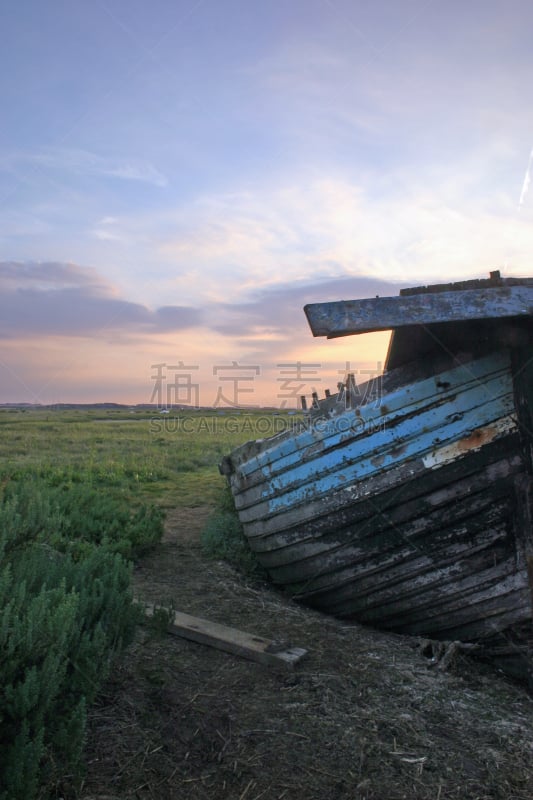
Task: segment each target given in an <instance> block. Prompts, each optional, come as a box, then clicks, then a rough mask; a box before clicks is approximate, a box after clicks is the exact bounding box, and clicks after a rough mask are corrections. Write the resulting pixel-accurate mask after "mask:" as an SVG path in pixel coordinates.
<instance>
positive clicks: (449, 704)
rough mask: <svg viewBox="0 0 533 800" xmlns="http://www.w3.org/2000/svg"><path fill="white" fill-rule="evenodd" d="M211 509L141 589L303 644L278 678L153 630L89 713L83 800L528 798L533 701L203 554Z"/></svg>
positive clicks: (140, 576) (481, 672)
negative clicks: (441, 666) (294, 663)
mask: <svg viewBox="0 0 533 800" xmlns="http://www.w3.org/2000/svg"><path fill="white" fill-rule="evenodd" d="M208 512H209V509H201V508H196V509H190V510H188V509H179V510H176V511H175V512H173V513H171V514H170V515H169V519H168V521H167V534H166V537H165V540H164V542H163V544H162V545H161V546H160V548H159V549H158V551H157V553H155V554H153V555H152V556H149V557H148V558H146V559H145V560H144V561H143V562H142V564H140V565H138V567H137V569H136V576H135V582H136V592H137V594H139V595H140V596H142V597H143V598H144V599H146V600H151V601H156V602H173V603H174V605H175V607H176V608H178V609H180V610H183V611H187V612H189V613H192V614H197V615H199V616H204V617H207V618H209V619H212V620H214V621H218V622H223V623H225V624H229V625H233V626H235V627H238V628H241V629H242V630H248V631H250V632H253V633H256V634H258V635H262V636H267V637H271V638H275V639H278V640H280V641H282V642H286V643H291V644H293V645H297V646H302V647H305V648H307V649H308V650H309V655H308V657H307V658H306V660H304V661H302V662H301V664H300V665H299V666H298V667H297V668H296V669H295V670H294V671H293V672H290V671H275V670H272V669H269V668H267V667H263V666H260V665H258V664H255V663H252V662H246V661H243V660H241V659H238V658H235V657H233V656H231V655H228V654H225V653H221V652H219V651H216V650H213V649H210V648H208V647H202V646H200V645H196V644H193V643H191V642H187V641H185V640H181V639H177V638H175V637H171V636H167V637H164V636H163V637H161V636H157V635H156V634H154V633H153V632H151V631H150V630H148V629H146V630H143V631H142V632H141V635H140V636H139V638H138V640H137V642H136V644H135V646H134V647H133V648H131V649H130V650H129V651H128V653H127V654H126V655H125V657H124V658H123V659H122V661H121V663H120V664H119V665H118V666H117V669H116V670H115V673H114V675H113V678H112V680H111V681H110V682H109V683H108V684H107V686H106V689H105V692H104V693H103V694H102V695H101V697H100V698H99V702H98V705H97V707H96V708H94V709H93V711H92V712H91V719H90V734H89V740H88V744H87V753H86V755H87V761H88V772H87V778H86V781H85V784H84V787H83V790H82V791H81V793H80V794H79V795H78V797H79V798H80V800H111V799H113V800H115V799H116V798H138V799H139V800H147V799H148V798H154V799H155V798H157V800H166V798H169V799H170V798H180V799H181V798H183V799H184V800H188V799H189V798H191V800H196V799H198V800H200V799H202V800H204V799H205V800H207V799H209V800H215V798H216V800H219V799H220V798H230V800H233V799H235V800H259V798H263V800H274V799H276V800H282V798H287V800H289V798H290V799H291V800H293V799H295V800H300V798H301V800H304V799H305V800H326V799H327V800H336V799H337V798H338V799H339V800H341V798H346V800H348V798H350V800H400V798H406V800H426V799H427V800H452V799H456V800H489V798H490V800H530V798H531V796H532V790H531V787H532V786H533V757H532V756H533V699H532V698H531V696H529V695H528V694H527V693H526V691H525V690H524V688H523V687H520V686H515V685H513V684H511V683H509V682H508V681H506V680H505V679H503V678H501V677H500V676H498V675H496V674H494V673H493V672H492V671H491V670H490V669H489V668H487V667H485V666H483V665H480V664H477V663H475V662H473V661H470V660H469V659H468V657H467V656H460V657H459V658H458V660H457V662H456V664H455V665H454V669H453V671H451V672H442V671H439V670H438V669H435V668H432V667H431V665H430V662H429V661H428V660H427V659H426V658H425V657H424V656H422V655H421V654H420V652H419V647H418V645H419V643H418V641H417V640H415V639H411V638H408V637H400V636H392V635H387V634H382V633H379V632H375V631H372V630H369V629H365V628H362V627H360V626H357V625H346V624H343V623H341V622H339V621H336V620H334V619H331V618H328V617H324V616H322V615H320V614H318V613H316V612H313V611H309V610H306V609H303V608H300V607H298V606H296V605H294V604H293V603H291V602H290V601H289V600H286V599H285V598H283V597H281V596H280V595H278V594H277V593H275V592H274V591H273V590H272V589H270V588H269V587H267V586H264V585H261V584H258V583H252V582H250V581H249V580H247V579H245V578H243V577H242V576H241V575H239V574H238V573H236V572H235V571H234V570H233V569H232V568H231V567H229V566H228V565H227V564H224V563H218V562H210V561H208V560H207V559H206V557H205V556H204V555H203V554H202V552H201V549H200V546H199V532H200V530H201V527H202V525H203V523H204V522H205V518H206V515H207V513H208Z"/></svg>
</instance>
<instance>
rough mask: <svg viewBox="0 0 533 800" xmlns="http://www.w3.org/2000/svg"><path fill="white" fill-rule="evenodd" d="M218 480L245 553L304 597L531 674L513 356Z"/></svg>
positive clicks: (401, 392)
mask: <svg viewBox="0 0 533 800" xmlns="http://www.w3.org/2000/svg"><path fill="white" fill-rule="evenodd" d="M329 408H331V403H330V404H329ZM224 471H225V472H226V473H227V474H228V478H229V481H230V485H231V488H232V492H233V495H234V499H235V505H236V508H237V511H238V513H239V517H240V520H241V522H242V525H243V529H244V533H245V535H246V536H247V538H248V541H249V543H250V547H251V549H252V550H253V551H254V552H255V553H256V555H257V558H258V560H259V561H260V562H261V563H262V565H263V566H264V567H265V568H266V569H267V570H268V572H269V574H270V576H271V577H272V579H273V581H274V582H276V583H277V584H279V585H281V586H284V587H286V588H288V589H289V590H290V591H291V592H292V594H293V595H294V596H295V597H296V598H297V599H299V600H301V601H302V602H305V603H307V604H309V605H311V606H313V607H315V608H318V609H320V610H323V611H325V612H328V613H332V614H335V615H338V616H340V617H344V618H350V619H357V620H358V621H360V622H362V623H365V624H369V625H373V626H376V627H381V628H384V629H387V630H391V631H396V632H399V633H407V634H415V635H420V636H428V637H431V638H436V639H444V640H447V639H450V640H462V641H476V642H481V643H483V645H484V647H485V650H486V651H487V652H492V653H493V654H496V652H497V653H498V654H499V659H500V661H499V663H500V666H503V667H505V665H506V664H507V666H509V670H508V671H510V672H513V673H517V672H518V673H521V672H525V671H527V669H528V668H529V654H528V652H527V650H528V646H529V644H528V642H527V641H525V640H524V635H523V633H522V631H524V630H525V631H529V630H530V629H531V617H532V613H531V585H530V581H529V577H528V554H529V553H530V542H529V541H528V540H527V536H528V532H527V531H526V530H525V527H524V514H525V513H526V512H525V511H524V509H526V508H529V503H530V495H531V492H530V476H529V474H528V469H527V463H526V458H525V456H524V453H523V448H522V446H521V434H520V426H519V421H518V417H517V413H516V400H515V387H514V383H513V376H512V367H511V358H510V355H509V353H508V352H507V351H501V352H495V353H491V354H489V355H486V356H484V357H482V358H478V359H475V360H472V361H470V362H468V363H466V364H461V365H459V366H455V367H453V368H451V369H448V370H445V371H442V372H439V373H438V374H436V375H432V376H430V377H427V378H425V379H424V380H418V381H414V382H411V383H409V384H407V385H404V386H400V387H398V388H397V389H395V390H393V391H391V392H389V393H386V394H385V395H384V396H383V397H381V398H379V399H378V400H376V401H374V402H372V403H368V404H367V405H363V406H358V407H356V408H347V409H345V410H340V411H339V412H338V413H329V412H328V416H327V417H320V416H318V417H315V418H313V419H310V420H309V423H308V424H307V425H306V426H304V427H303V428H302V429H301V430H299V431H295V432H286V433H283V434H281V435H278V436H276V437H273V438H272V439H270V440H264V441H263V442H255V443H250V444H249V445H244V446H243V447H241V448H239V449H238V450H236V451H235V452H234V453H232V454H231V456H230V457H229V458H228V459H226V463H225V466H224ZM526 527H527V526H526ZM517 631H521V633H520V635H518V634H517V633H516V632H517ZM511 632H512V633H511ZM526 638H527V637H526ZM511 665H512V666H511Z"/></svg>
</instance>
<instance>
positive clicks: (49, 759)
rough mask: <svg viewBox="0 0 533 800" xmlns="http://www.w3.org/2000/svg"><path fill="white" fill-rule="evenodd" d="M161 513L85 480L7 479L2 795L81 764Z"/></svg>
mask: <svg viewBox="0 0 533 800" xmlns="http://www.w3.org/2000/svg"><path fill="white" fill-rule="evenodd" d="M161 533H162V513H161V512H160V511H159V510H158V509H155V508H153V507H146V506H143V507H141V508H139V509H138V510H137V511H135V512H131V511H129V510H128V509H127V508H125V507H124V506H123V505H121V504H120V502H119V501H118V500H117V499H113V498H110V497H109V496H106V495H105V494H103V493H99V492H97V491H96V490H94V489H92V488H91V487H87V486H84V485H83V484H72V483H70V484H69V485H68V486H65V485H54V486H50V485H48V484H47V483H46V482H44V481H43V480H42V479H29V478H27V477H26V479H25V480H21V481H12V482H11V483H9V484H8V485H7V486H6V487H5V488H4V492H3V495H2V497H1V498H0V654H1V655H0V685H1V686H2V689H3V691H2V693H1V694H0V800H32V798H36V797H39V798H41V797H47V796H49V795H50V794H51V793H52V792H53V791H54V788H55V787H58V786H60V784H61V780H62V779H63V778H64V777H65V776H66V775H70V780H71V781H72V780H73V778H75V777H76V776H79V775H80V771H81V768H80V757H81V751H82V746H83V739H84V733H85V711H86V707H87V705H88V704H90V703H91V702H92V700H93V699H94V697H95V694H96V693H97V691H98V689H99V687H100V686H101V684H102V682H103V681H104V680H105V678H106V676H107V674H108V672H109V668H110V664H111V661H112V659H113V656H114V655H115V654H116V653H117V651H119V650H120V648H121V647H122V646H123V645H124V644H126V643H127V642H129V641H130V640H131V638H132V635H133V631H134V627H135V622H136V619H137V618H138V617H139V611H138V610H137V609H136V607H135V606H134V605H133V604H132V596H131V591H130V573H131V565H130V564H129V563H128V561H127V560H126V559H125V557H127V558H131V557H135V556H137V555H139V554H140V553H142V552H143V551H144V550H145V549H147V548H148V547H150V546H151V545H153V544H155V543H156V542H157V541H159V539H160V537H161Z"/></svg>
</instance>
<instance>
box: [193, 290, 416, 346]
mask: <svg viewBox="0 0 533 800" xmlns="http://www.w3.org/2000/svg"><path fill="white" fill-rule="evenodd" d="M400 288H401V284H398V283H394V282H392V281H384V280H380V279H378V278H371V277H363V276H350V277H346V276H343V277H339V278H334V279H323V280H316V281H296V282H292V283H286V284H280V285H277V286H274V287H265V288H262V289H258V290H256V291H253V292H251V295H250V298H249V300H248V301H247V302H241V303H219V304H214V305H213V306H212V307H211V308H210V309H209V318H210V320H211V323H210V326H211V327H212V328H213V330H215V331H217V332H218V333H222V334H224V335H225V336H240V337H243V336H250V337H258V338H259V339H261V338H262V339H263V341H264V342H265V344H268V345H270V344H273V346H274V347H275V342H276V341H277V340H279V339H280V338H282V337H287V338H289V339H290V338H291V337H294V335H295V332H296V331H298V332H302V331H303V332H304V334H305V337H306V341H307V340H308V339H309V329H308V328H307V323H306V322H305V317H304V313H303V307H304V305H305V304H306V303H319V302H327V301H332V300H340V299H345V300H353V299H357V298H360V297H374V296H376V295H380V296H381V297H384V296H389V295H397V294H398V291H399V289H400Z"/></svg>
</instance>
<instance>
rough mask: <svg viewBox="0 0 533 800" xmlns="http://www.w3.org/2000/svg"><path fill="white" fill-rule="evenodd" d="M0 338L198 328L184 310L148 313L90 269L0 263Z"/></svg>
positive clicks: (195, 315)
mask: <svg viewBox="0 0 533 800" xmlns="http://www.w3.org/2000/svg"><path fill="white" fill-rule="evenodd" d="M0 292H1V293H0V337H3V338H20V337H31V336H35V335H36V334H38V335H42V336H50V335H60V336H94V337H104V336H107V335H109V333H119V332H120V333H126V334H135V333H141V334H145V335H146V334H151V333H160V332H167V331H178V330H184V329H186V328H191V327H197V326H198V325H200V324H201V319H202V317H201V313H200V311H199V310H198V309H196V308H193V307H189V306H165V307H162V308H157V309H150V308H148V307H147V306H145V305H142V304H140V303H133V302H130V301H128V300H125V299H123V298H121V297H119V296H118V295H117V293H116V291H115V290H114V288H113V287H112V286H111V285H109V284H108V283H106V282H105V281H104V279H102V278H101V276H100V275H98V273H97V272H96V271H95V270H92V269H89V268H86V267H80V266H78V265H76V264H62V263H54V262H43V263H35V262H29V263H20V264H19V263H16V262H3V263H0Z"/></svg>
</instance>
